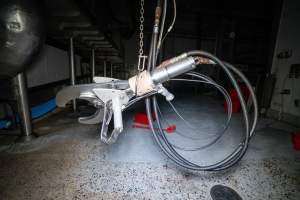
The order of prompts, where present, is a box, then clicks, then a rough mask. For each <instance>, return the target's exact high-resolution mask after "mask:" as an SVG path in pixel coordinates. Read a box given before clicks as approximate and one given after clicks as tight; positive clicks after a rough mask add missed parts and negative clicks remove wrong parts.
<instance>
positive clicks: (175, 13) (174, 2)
mask: <svg viewBox="0 0 300 200" xmlns="http://www.w3.org/2000/svg"><path fill="white" fill-rule="evenodd" d="M173 7H174V16H173V20H172V23H171V24H170V26H169V28H168V30H167V32H166V34H165V35H164V37H163V38H162V40H161V43H160V47H161V46H162V44H163V42H164V40H165V39H166V37H167V35H168V33H170V32H171V31H172V29H173V27H174V24H175V21H176V17H177V6H176V0H173Z"/></svg>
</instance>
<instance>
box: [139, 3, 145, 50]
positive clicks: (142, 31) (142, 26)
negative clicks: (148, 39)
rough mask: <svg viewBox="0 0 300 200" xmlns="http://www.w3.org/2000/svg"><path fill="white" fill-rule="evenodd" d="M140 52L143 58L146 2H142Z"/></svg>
mask: <svg viewBox="0 0 300 200" xmlns="http://www.w3.org/2000/svg"><path fill="white" fill-rule="evenodd" d="M140 15H141V16H140V50H139V55H140V56H142V55H143V54H144V50H143V47H144V41H143V40H144V0H141V9H140Z"/></svg>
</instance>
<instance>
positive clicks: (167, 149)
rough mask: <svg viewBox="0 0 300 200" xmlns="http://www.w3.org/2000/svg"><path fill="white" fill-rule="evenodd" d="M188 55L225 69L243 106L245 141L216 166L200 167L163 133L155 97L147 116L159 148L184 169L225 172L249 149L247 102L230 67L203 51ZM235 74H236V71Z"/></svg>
mask: <svg viewBox="0 0 300 200" xmlns="http://www.w3.org/2000/svg"><path fill="white" fill-rule="evenodd" d="M187 54H188V56H196V55H201V56H204V57H207V58H209V59H211V60H213V61H214V62H215V63H217V64H218V65H219V66H221V67H222V68H223V70H224V71H225V73H226V74H227V75H228V77H229V79H230V81H231V82H232V84H233V86H234V87H235V89H236V91H237V94H238V97H239V99H240V102H241V106H242V111H243V116H244V119H245V129H246V130H245V137H244V140H243V141H242V142H241V143H240V144H239V145H238V146H237V147H236V148H235V150H234V151H233V152H232V153H231V154H229V155H228V156H226V157H225V158H224V159H223V160H221V161H219V162H216V163H215V164H212V165H207V166H200V165H197V164H195V163H192V162H190V161H188V160H186V159H185V158H183V157H182V156H181V155H180V154H178V153H177V151H176V150H175V149H174V148H173V146H172V144H171V143H170V142H169V141H168V139H167V138H166V136H165V134H164V133H163V131H162V129H161V124H160V117H159V116H158V115H157V114H158V111H157V106H156V105H157V102H156V97H155V96H153V97H152V101H153V103H152V106H151V104H150V99H149V98H147V99H146V109H147V115H148V118H149V123H150V127H151V129H152V132H153V135H154V137H155V139H156V141H157V142H158V144H159V146H160V147H161V148H162V150H163V152H164V153H165V154H166V155H167V156H168V157H169V158H170V159H171V160H173V161H174V162H175V163H177V164H178V165H180V166H182V167H184V168H187V169H191V170H210V171H219V170H224V169H227V168H229V167H231V166H233V165H234V164H235V163H237V162H238V161H239V160H240V159H241V158H242V157H243V155H244V154H245V152H246V150H247V147H248V143H249V139H250V134H249V133H250V131H249V116H248V112H247V108H246V104H245V100H244V98H243V96H242V93H241V91H240V88H239V85H238V84H237V82H236V80H235V78H234V77H233V75H232V74H231V72H230V70H229V69H228V68H229V67H227V66H226V65H225V64H224V63H223V62H221V61H220V60H219V59H218V58H216V57H215V56H213V55H211V54H209V53H207V52H203V51H193V52H188V53H187ZM234 72H235V73H236V71H234ZM236 74H237V75H239V74H238V73H236ZM151 107H152V108H153V109H154V113H156V117H157V120H156V124H157V126H158V131H156V130H155V129H154V124H153V121H152V119H151V110H152V108H151Z"/></svg>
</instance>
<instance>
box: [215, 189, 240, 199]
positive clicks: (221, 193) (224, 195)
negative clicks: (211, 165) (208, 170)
mask: <svg viewBox="0 0 300 200" xmlns="http://www.w3.org/2000/svg"><path fill="white" fill-rule="evenodd" d="M210 195H211V197H212V199H213V200H243V199H242V197H241V196H240V195H239V194H238V193H237V192H236V191H234V190H233V189H232V188H230V187H227V186H224V185H215V186H213V187H212V188H211V189H210Z"/></svg>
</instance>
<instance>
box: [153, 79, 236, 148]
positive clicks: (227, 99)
mask: <svg viewBox="0 0 300 200" xmlns="http://www.w3.org/2000/svg"><path fill="white" fill-rule="evenodd" d="M179 80H184V81H186V80H187V81H193V82H197V81H199V80H190V79H186V80H185V79H179ZM201 82H203V81H201ZM205 83H208V84H212V85H214V84H215V83H209V82H205ZM214 86H215V87H218V86H219V85H214ZM222 88H223V87H222ZM218 90H220V92H221V93H222V94H223V95H224V97H225V100H226V103H227V105H228V117H227V121H226V124H225V126H224V128H223V130H222V131H220V132H219V133H216V134H215V135H218V136H217V137H216V138H215V139H214V140H213V141H211V142H209V143H208V144H206V145H202V146H200V147H196V148H183V147H178V146H177V145H174V144H172V146H174V147H175V148H177V149H180V150H184V151H199V150H203V149H206V148H208V147H210V146H212V145H213V144H215V143H216V142H217V141H218V140H219V139H220V138H221V137H222V136H223V134H224V133H225V132H226V130H227V128H228V127H229V124H230V120H231V114H232V102H231V100H230V97H229V94H228V93H227V91H226V90H225V89H224V88H223V91H222V90H221V89H220V88H218ZM169 103H171V102H169ZM171 105H172V104H171ZM172 108H173V110H174V111H175V113H176V114H177V115H178V116H179V117H180V118H181V119H182V120H183V121H184V122H187V121H186V120H185V119H184V118H183V117H182V116H181V115H180V114H179V112H178V111H177V110H176V108H175V106H172ZM157 109H158V112H159V114H160V116H162V112H161V111H160V108H159V106H158V105H157ZM161 119H162V120H163V121H167V120H166V119H165V117H161ZM187 123H188V122H187ZM176 132H177V131H176ZM177 133H178V134H179V135H181V136H182V137H185V138H189V139H192V140H201V139H203V138H195V137H190V136H186V135H183V134H180V132H177Z"/></svg>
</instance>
